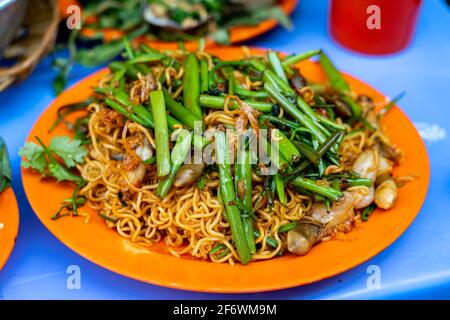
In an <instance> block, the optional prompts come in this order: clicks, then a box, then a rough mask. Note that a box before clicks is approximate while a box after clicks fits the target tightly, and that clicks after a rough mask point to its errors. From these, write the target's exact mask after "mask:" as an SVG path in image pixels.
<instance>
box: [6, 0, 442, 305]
mask: <svg viewBox="0 0 450 320" xmlns="http://www.w3.org/2000/svg"><path fill="white" fill-rule="evenodd" d="M423 2H424V6H423V8H422V12H421V15H420V20H419V23H418V28H417V33H416V36H415V39H414V42H413V43H412V45H411V46H410V47H409V48H408V49H407V50H406V51H404V52H402V53H400V54H397V55H393V56H388V57H375V58H374V57H368V56H362V55H357V54H354V53H351V52H349V51H347V50H345V49H343V48H341V47H339V46H338V45H336V44H335V43H334V42H333V41H332V40H331V39H330V36H329V35H328V33H327V24H326V22H327V9H328V2H327V1H324V0H321V1H318V0H301V1H300V4H299V6H298V8H297V9H296V11H295V12H294V14H293V16H292V18H293V20H294V22H295V26H296V27H295V30H294V31H293V32H290V33H289V32H288V31H286V30H283V29H281V28H277V29H275V30H272V31H271V32H269V33H268V34H266V35H263V36H261V37H259V38H257V39H255V40H253V41H251V42H250V43H249V44H250V45H255V46H260V47H269V48H273V49H278V50H282V51H284V52H301V51H305V50H308V49H312V48H324V49H326V50H327V52H329V53H330V54H331V56H332V57H333V60H334V61H336V63H337V65H338V66H339V67H341V68H343V69H344V70H345V71H347V72H349V73H351V74H353V75H355V76H357V77H359V78H360V79H363V80H365V81H366V82H368V83H369V84H371V85H373V86H374V87H375V88H378V89H379V90H381V91H382V92H383V93H385V94H386V95H388V96H391V97H392V96H395V95H396V94H398V93H399V92H401V91H406V92H407V95H406V97H405V98H404V99H403V100H402V101H401V103H400V105H401V107H402V108H403V110H404V111H405V112H406V114H407V115H408V116H409V117H410V118H411V119H412V121H414V123H415V124H416V126H417V128H418V129H419V130H420V132H421V134H422V136H423V138H424V139H425V141H426V145H427V149H428V153H429V157H430V161H431V184H430V188H429V192H428V196H427V199H426V201H425V203H424V205H423V207H422V210H421V212H420V214H419V215H418V217H417V219H416V220H415V221H414V223H413V224H412V225H411V227H410V228H409V229H408V230H407V231H406V232H405V233H404V234H403V235H402V236H401V237H400V238H399V239H398V240H397V241H396V242H395V243H394V244H393V245H391V246H390V247H389V248H388V249H386V250H384V251H383V252H382V253H380V254H379V255H377V256H376V257H374V258H373V259H371V260H369V261H367V262H365V263H363V264H362V265H360V266H358V267H356V268H354V269H352V270H350V271H348V272H345V273H343V274H341V275H338V276H336V277H333V278H330V279H326V280H323V281H320V282H317V283H315V284H311V285H307V286H303V287H297V288H292V289H288V290H282V291H275V292H267V293H259V294H245V295H221V294H206V293H194V292H187V291H179V290H174V289H167V288H163V287H158V286H152V285H148V284H145V283H141V282H138V281H135V280H131V279H128V278H125V277H123V276H120V275H117V274H115V273H112V272H110V271H107V270H105V269H103V268H101V267H99V266H97V265H95V264H93V263H91V262H89V261H87V260H85V259H84V258H82V257H80V256H79V255H78V254H76V253H74V252H73V251H72V250H70V249H69V248H67V247H66V246H65V245H64V244H62V243H61V242H59V241H58V240H57V239H56V238H55V237H54V236H53V235H52V234H51V233H50V232H48V231H47V229H45V228H44V226H43V225H42V224H41V223H40V222H39V221H38V219H37V218H36V216H35V215H34V213H33V211H32V210H31V208H30V206H29V204H28V202H27V199H26V197H25V194H24V191H23V187H22V184H21V177H20V170H19V166H20V160H19V157H18V155H17V152H18V149H19V147H20V146H21V145H22V144H23V142H24V140H25V138H26V136H27V134H28V131H29V130H30V128H31V126H32V125H33V123H34V121H35V120H36V119H37V117H38V116H39V114H40V113H41V112H42V111H43V110H44V109H45V108H46V107H47V105H48V104H49V103H50V102H51V101H52V99H53V98H54V96H53V93H52V89H51V81H52V79H53V76H54V73H53V71H52V70H51V64H50V63H51V60H50V59H49V58H47V59H45V60H44V61H42V62H41V63H40V64H39V65H38V67H37V69H36V70H35V71H34V73H33V74H32V75H31V77H30V78H29V79H27V80H26V81H25V82H23V83H21V84H18V85H15V86H13V87H11V88H9V89H8V90H7V91H6V92H4V93H2V94H0V110H1V115H0V134H1V135H2V136H3V137H4V138H5V140H6V142H7V144H8V148H9V152H10V156H11V160H12V169H13V180H14V182H13V188H14V191H15V192H16V195H17V197H18V202H19V207H20V231H19V235H18V238H17V243H16V246H15V248H14V251H13V252H12V255H11V257H10V259H9V261H8V262H7V263H6V265H5V267H4V268H3V270H1V271H0V299H1V298H4V299H218V298H235V299H336V298H337V299H372V298H378V299H380V298H381V299H391V298H400V299H405V298H450V165H449V163H450V141H449V140H448V138H447V137H446V132H447V131H450V116H449V115H450V111H449V106H448V103H449V102H448V99H449V98H448V95H449V93H450V63H449V59H450V32H449V30H450V9H449V8H448V7H447V6H446V4H445V2H444V1H443V0H425V1H423ZM90 72H92V69H85V68H82V67H76V68H75V69H74V72H73V74H72V78H71V81H70V82H71V83H72V84H73V83H74V82H76V81H78V80H79V79H81V78H82V77H84V76H86V75H88V74H89V73H90ZM70 266H78V267H79V268H80V269H79V270H80V272H81V287H80V289H69V288H71V286H67V284H66V282H67V279H68V277H69V274H68V272H69V273H70V272H73V271H71V270H73V269H71V267H70ZM72 268H73V267H72ZM75 268H76V267H75ZM374 271H375V272H376V273H377V274H379V275H380V276H381V277H380V283H379V284H380V285H379V286H377V285H374V282H373V281H372V280H373V277H372V276H373V275H372V273H373V272H374ZM298 272H301V270H299V271H298ZM375 284H376V283H375Z"/></svg>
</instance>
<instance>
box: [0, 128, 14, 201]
mask: <svg viewBox="0 0 450 320" xmlns="http://www.w3.org/2000/svg"><path fill="white" fill-rule="evenodd" d="M10 185H11V168H10V167H9V158H8V151H7V150H6V144H5V141H3V138H2V137H0V192H3V191H4V190H5V189H6V188H8V187H9V186H10Z"/></svg>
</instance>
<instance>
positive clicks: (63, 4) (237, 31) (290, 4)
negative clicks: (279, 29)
mask: <svg viewBox="0 0 450 320" xmlns="http://www.w3.org/2000/svg"><path fill="white" fill-rule="evenodd" d="M278 2H279V4H280V6H281V9H282V10H283V11H284V12H285V13H286V14H287V15H289V14H291V13H292V11H294V9H295V7H296V6H297V2H298V0H280V1H278ZM77 3H78V1H76V0H59V7H60V11H61V15H62V16H63V17H65V16H67V12H66V10H67V6H69V5H71V4H77ZM276 25H277V21H276V20H275V19H269V20H266V21H263V22H261V23H259V24H258V25H256V26H242V27H233V28H231V30H230V42H231V43H238V42H242V41H245V40H248V39H251V38H254V37H256V36H259V35H260V34H263V33H265V32H267V31H269V30H270V29H272V28H274V27H275V26H276ZM83 32H84V33H86V34H89V33H92V32H93V31H92V30H91V29H84V30H83ZM103 37H104V39H105V41H111V40H114V39H120V38H121V37H123V33H122V32H121V31H120V30H116V29H105V30H103ZM152 42H154V41H150V43H152ZM207 44H208V45H211V44H213V41H212V40H211V41H208V43H207ZM173 45H176V46H178V43H173ZM186 45H187V46H188V47H190V46H194V45H196V43H194V42H188V43H187V44H186Z"/></svg>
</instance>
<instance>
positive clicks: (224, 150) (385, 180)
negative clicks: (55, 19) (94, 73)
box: [20, 45, 409, 264]
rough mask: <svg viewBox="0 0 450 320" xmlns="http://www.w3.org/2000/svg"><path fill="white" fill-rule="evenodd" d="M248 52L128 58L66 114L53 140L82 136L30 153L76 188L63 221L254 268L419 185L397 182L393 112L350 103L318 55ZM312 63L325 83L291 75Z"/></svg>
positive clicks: (131, 53)
mask: <svg viewBox="0 0 450 320" xmlns="http://www.w3.org/2000/svg"><path fill="white" fill-rule="evenodd" d="M243 52H244V54H243V56H242V58H241V60H236V61H225V60H221V59H219V58H217V57H215V56H211V55H210V54H208V53H207V52H206V51H203V50H201V51H197V52H188V51H185V50H182V49H179V50H171V51H157V50H155V49H153V48H150V47H148V46H146V45H139V46H135V47H133V48H132V47H131V46H127V50H126V54H124V56H123V60H122V61H114V62H112V63H111V64H110V66H109V69H110V72H109V73H108V74H107V75H106V76H104V77H103V78H102V79H101V80H100V81H99V83H98V86H97V87H96V88H94V93H93V95H92V97H91V98H90V99H89V100H88V101H85V102H80V103H75V104H71V105H66V106H63V107H61V108H60V109H59V110H58V114H57V120H56V122H55V124H54V126H53V127H52V128H50V130H52V129H53V128H54V127H55V126H58V125H66V126H67V127H68V128H69V129H70V130H71V131H72V132H73V133H74V136H73V138H72V137H71V138H69V137H54V138H53V139H52V140H51V141H50V142H49V143H48V144H47V145H46V144H44V143H43V142H42V141H41V139H39V137H36V142H28V143H27V144H26V145H25V146H24V147H23V148H22V149H21V151H20V153H21V155H22V156H24V162H23V166H24V167H26V168H32V169H35V170H37V171H39V172H40V173H41V174H42V175H44V176H46V177H48V176H50V177H54V178H56V179H57V180H58V181H70V182H73V183H74V186H75V187H74V191H73V196H72V197H71V198H69V199H66V200H64V201H63V203H62V206H61V209H60V210H59V211H58V212H57V213H55V214H54V216H53V218H54V219H58V218H61V217H64V216H84V218H85V219H86V220H88V218H89V217H90V216H89V217H88V216H87V214H86V211H85V210H84V208H83V206H84V205H87V206H90V207H92V208H93V209H94V210H95V211H97V212H98V215H99V217H100V218H102V219H104V221H105V224H106V226H107V227H109V228H111V229H113V230H115V231H116V232H117V233H118V234H119V235H120V236H121V237H124V238H126V239H129V240H130V241H132V242H134V243H138V244H140V245H142V246H149V247H150V246H151V245H152V244H155V243H158V242H164V243H165V244H166V246H167V250H168V252H170V253H171V254H173V255H175V256H183V255H190V256H193V257H196V258H199V259H204V260H209V261H213V262H228V263H231V264H234V263H237V262H241V263H243V264H247V263H249V262H250V261H256V260H265V259H271V258H276V257H277V256H281V255H285V254H296V255H305V254H307V253H308V252H309V251H310V250H311V248H312V247H313V246H314V245H315V244H318V243H320V242H321V241H327V240H330V239H333V238H339V237H342V236H343V235H344V234H345V233H347V232H349V231H351V230H352V229H353V228H355V227H357V225H358V224H360V223H362V222H363V221H367V219H368V218H369V216H370V214H371V213H372V212H373V211H374V210H375V209H376V208H380V209H382V210H388V209H390V208H392V207H393V206H395V204H396V201H397V188H398V187H400V186H401V185H402V184H403V183H404V182H406V181H407V180H408V179H409V178H408V177H394V176H393V167H394V166H395V165H397V164H398V163H400V162H401V160H402V158H403V154H402V152H401V150H399V149H398V148H396V146H394V145H392V144H391V142H390V141H389V137H387V136H386V134H385V133H384V132H383V127H382V125H381V124H380V120H381V118H382V117H383V116H384V114H386V112H388V110H389V109H390V108H391V107H392V106H393V105H394V102H395V100H393V101H391V102H390V103H387V104H386V105H385V106H380V107H377V108H376V106H375V103H374V102H373V100H372V99H371V97H369V96H365V95H356V94H354V93H353V92H352V91H351V88H350V87H349V85H348V83H347V82H346V80H345V79H344V77H343V76H342V75H341V73H340V72H339V71H338V70H337V69H336V68H335V66H334V65H333V63H332V62H331V61H330V59H329V58H328V57H327V55H326V54H325V53H324V52H322V51H321V50H311V51H308V52H305V53H301V54H294V55H289V56H286V57H284V56H282V55H281V54H279V53H277V52H274V51H268V52H265V53H261V52H258V53H253V52H250V51H249V50H248V49H246V48H243ZM309 58H317V59H318V62H319V63H320V65H321V67H322V68H323V70H324V71H325V74H326V75H327V77H328V81H327V83H321V84H318V83H310V82H309V81H308V79H305V77H304V76H303V75H302V73H301V69H299V68H297V67H295V65H296V64H297V63H298V62H300V61H302V60H305V59H309ZM73 112H75V113H76V114H77V115H78V114H80V115H81V116H77V117H76V121H74V122H69V121H68V120H67V119H66V117H67V116H68V115H69V114H71V113H73ZM71 118H72V119H73V118H75V117H74V115H73V116H72V117H71ZM90 218H93V217H90ZM64 219H68V218H64ZM368 223H370V222H368ZM93 241H95V240H93Z"/></svg>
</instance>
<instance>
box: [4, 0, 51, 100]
mask: <svg viewBox="0 0 450 320" xmlns="http://www.w3.org/2000/svg"><path fill="white" fill-rule="evenodd" d="M58 24H59V8H58V2H57V1H56V0H29V3H28V8H27V13H26V15H25V19H24V23H23V26H24V27H25V28H26V30H27V32H26V36H24V37H21V38H20V39H17V40H15V41H13V43H11V45H10V46H9V47H8V48H7V49H6V50H5V52H4V54H3V57H4V58H7V59H14V63H13V65H11V66H10V67H0V92H1V91H3V90H5V89H6V88H7V87H8V86H10V85H11V84H13V83H16V82H19V81H21V80H24V79H26V78H27V77H28V76H29V75H30V73H31V72H32V71H33V70H34V68H35V67H36V65H37V64H38V62H39V60H40V59H41V58H43V57H44V56H46V55H47V54H48V53H49V52H50V51H51V50H52V49H53V45H54V43H55V39H56V35H57V32H58Z"/></svg>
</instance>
